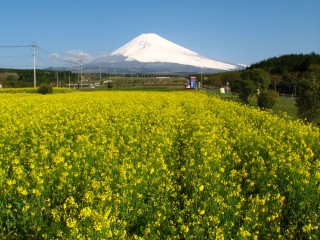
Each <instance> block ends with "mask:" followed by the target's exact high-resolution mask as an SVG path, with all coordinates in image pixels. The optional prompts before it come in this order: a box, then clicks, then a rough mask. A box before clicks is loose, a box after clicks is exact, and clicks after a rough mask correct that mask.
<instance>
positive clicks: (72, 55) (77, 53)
mask: <svg viewBox="0 0 320 240" xmlns="http://www.w3.org/2000/svg"><path fill="white" fill-rule="evenodd" d="M66 54H67V56H65V57H63V59H64V60H65V61H67V62H72V63H77V64H78V63H80V61H81V59H82V63H88V62H90V61H92V60H93V59H94V58H93V56H92V55H91V54H89V53H86V52H84V51H82V50H69V51H67V52H66Z"/></svg>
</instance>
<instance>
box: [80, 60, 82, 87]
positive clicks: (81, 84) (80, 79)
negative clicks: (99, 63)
mask: <svg viewBox="0 0 320 240" xmlns="http://www.w3.org/2000/svg"><path fill="white" fill-rule="evenodd" d="M80 84H81V88H82V55H81V58H80Z"/></svg>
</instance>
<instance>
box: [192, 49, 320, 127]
mask: <svg viewBox="0 0 320 240" xmlns="http://www.w3.org/2000/svg"><path fill="white" fill-rule="evenodd" d="M197 78H198V79H201V78H202V81H203V85H205V86H209V87H214V88H219V87H225V86H227V85H228V86H230V87H231V91H232V92H234V93H236V94H237V95H238V96H239V98H240V99H241V100H242V101H243V102H244V103H246V104H248V103H250V100H251V98H252V97H253V96H254V95H256V96H257V99H258V105H259V107H260V108H262V109H269V108H272V106H273V105H274V104H275V103H276V101H277V98H278V95H279V93H288V94H293V95H294V96H295V97H296V106H297V107H298V116H299V117H300V118H303V119H305V120H306V121H308V122H312V121H314V120H315V119H317V118H319V116H320V55H319V54H316V53H314V52H312V53H310V54H289V55H283V56H280V57H273V58H269V59H266V60H263V61H261V62H258V63H254V64H252V65H251V66H249V67H248V68H246V69H245V70H241V71H233V72H223V73H217V74H206V75H200V74H199V75H197Z"/></svg>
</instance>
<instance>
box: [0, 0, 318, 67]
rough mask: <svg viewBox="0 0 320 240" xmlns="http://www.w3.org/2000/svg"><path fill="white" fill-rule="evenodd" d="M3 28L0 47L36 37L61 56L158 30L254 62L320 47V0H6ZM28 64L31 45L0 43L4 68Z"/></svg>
mask: <svg viewBox="0 0 320 240" xmlns="http://www.w3.org/2000/svg"><path fill="white" fill-rule="evenodd" d="M0 30H1V37H0V46H25V45H31V44H32V43H33V42H34V41H35V42H36V43H37V44H38V45H39V46H40V47H41V48H42V49H43V50H45V51H48V52H50V53H54V54H57V56H60V58H68V59H72V58H78V57H79V55H80V54H82V55H83V56H86V58H87V60H90V59H91V58H93V57H98V56H101V55H103V54H106V53H110V52H112V51H113V50H115V49H117V48H119V47H121V46H122V45H124V44H125V43H127V42H128V41H130V40H132V39H133V38H135V37H137V36H138V35H140V34H142V33H156V34H158V35H160V36H162V37H164V38H166V39H168V40H170V41H172V42H175V43H176V44H179V45H181V46H183V47H185V48H188V49H190V50H192V51H195V52H197V53H199V54H201V55H204V56H206V57H209V58H213V59H216V60H220V61H226V62H230V63H242V64H248V65H250V64H252V63H254V62H258V61H261V60H264V59H266V58H269V57H274V56H280V55H283V54H289V53H310V52H312V51H314V52H316V53H320V1H319V0H259V1H258V0H242V1H240V0H239V1H237V0H223V1H222V0H220V1H218V0H1V1H0ZM37 55H38V58H39V62H38V64H39V65H40V66H39V67H47V66H50V65H54V64H58V65H62V64H63V62H60V63H59V62H57V60H53V59H52V58H49V56H48V55H46V53H45V52H43V51H42V52H41V51H38V52H37ZM84 58H85V57H84ZM29 64H30V65H32V51H31V49H30V48H28V47H26V48H4V47H0V67H6V66H14V65H15V66H16V67H22V66H28V65H29Z"/></svg>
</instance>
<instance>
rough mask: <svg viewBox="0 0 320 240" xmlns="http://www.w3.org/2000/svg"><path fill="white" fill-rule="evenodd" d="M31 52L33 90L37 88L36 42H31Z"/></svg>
mask: <svg viewBox="0 0 320 240" xmlns="http://www.w3.org/2000/svg"><path fill="white" fill-rule="evenodd" d="M31 46H32V50H33V86H34V88H36V87H37V75H36V51H37V45H36V42H33V44H32V45H31Z"/></svg>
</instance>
